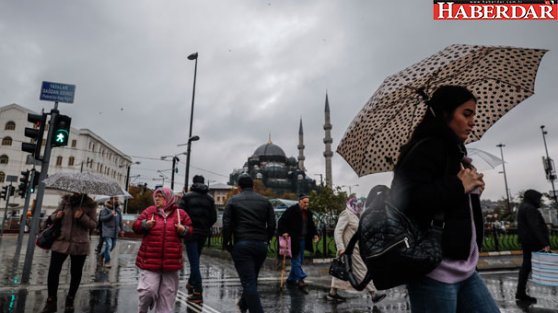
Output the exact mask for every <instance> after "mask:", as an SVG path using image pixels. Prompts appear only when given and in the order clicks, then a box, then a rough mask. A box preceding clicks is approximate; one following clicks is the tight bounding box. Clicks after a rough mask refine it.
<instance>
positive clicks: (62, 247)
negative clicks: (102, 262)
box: [51, 197, 97, 255]
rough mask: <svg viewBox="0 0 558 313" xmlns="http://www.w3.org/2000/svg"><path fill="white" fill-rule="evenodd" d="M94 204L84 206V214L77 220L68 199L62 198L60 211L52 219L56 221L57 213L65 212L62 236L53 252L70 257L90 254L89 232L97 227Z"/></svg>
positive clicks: (54, 245) (55, 243)
mask: <svg viewBox="0 0 558 313" xmlns="http://www.w3.org/2000/svg"><path fill="white" fill-rule="evenodd" d="M93 204H94V203H93ZM93 204H91V203H90V202H89V203H87V204H86V205H84V207H82V209H83V214H82V215H81V217H80V218H78V219H76V218H74V216H73V213H74V209H73V208H72V207H71V205H70V202H69V200H68V198H67V197H64V198H62V202H60V205H59V207H58V210H56V211H55V213H53V215H51V218H52V219H54V215H55V214H56V212H58V211H59V210H63V211H64V217H63V218H62V227H61V229H60V236H59V237H58V238H57V239H56V240H55V241H54V243H53V244H52V248H51V250H52V251H56V252H59V253H63V254H69V255H88V254H89V232H90V230H92V229H95V227H97V221H96V216H95V215H96V212H95V211H96V210H95V205H93ZM85 206H87V207H85Z"/></svg>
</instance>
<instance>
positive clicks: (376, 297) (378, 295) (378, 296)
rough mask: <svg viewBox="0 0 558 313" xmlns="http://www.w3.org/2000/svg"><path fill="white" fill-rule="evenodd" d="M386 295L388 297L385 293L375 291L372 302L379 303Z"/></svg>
mask: <svg viewBox="0 0 558 313" xmlns="http://www.w3.org/2000/svg"><path fill="white" fill-rule="evenodd" d="M385 297H386V294H385V293H374V295H373V296H372V303H378V302H380V301H382V300H384V299H385Z"/></svg>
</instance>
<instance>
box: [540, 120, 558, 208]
mask: <svg viewBox="0 0 558 313" xmlns="http://www.w3.org/2000/svg"><path fill="white" fill-rule="evenodd" d="M541 132H542V137H543V142H544V151H545V152H546V160H545V159H544V157H543V163H544V170H545V173H546V179H548V180H549V181H550V184H551V185H552V199H554V202H555V203H556V205H558V197H557V195H556V189H555V188H554V180H555V179H556V172H555V170H554V161H553V160H552V159H551V158H550V156H549V155H548V147H547V146H546V135H547V134H548V132H547V131H546V130H544V125H541Z"/></svg>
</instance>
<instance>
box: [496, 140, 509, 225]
mask: <svg viewBox="0 0 558 313" xmlns="http://www.w3.org/2000/svg"><path fill="white" fill-rule="evenodd" d="M505 146H506V145H505V144H503V143H500V144H497V145H496V147H498V148H500V156H501V157H502V173H503V174H504V186H505V187H506V207H507V209H508V214H510V213H511V207H510V192H509V190H508V177H507V176H506V162H505V161H504V149H503V148H504V147H505Z"/></svg>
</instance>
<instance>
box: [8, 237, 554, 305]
mask: <svg viewBox="0 0 558 313" xmlns="http://www.w3.org/2000/svg"><path fill="white" fill-rule="evenodd" d="M16 240H17V235H4V237H3V238H1V239H0V313H4V312H6V313H8V312H9V313H14V312H39V311H40V310H41V309H42V307H43V305H44V302H45V300H46V297H47V290H46V289H47V288H46V277H47V272H48V263H49V257H50V254H49V253H48V252H46V251H44V250H41V249H39V248H37V249H35V256H34V261H33V269H32V273H31V276H30V277H31V279H30V283H29V284H28V285H22V284H21V283H20V276H21V269H22V268H23V260H24V259H25V255H24V253H25V251H26V249H25V246H24V247H23V248H22V250H21V251H22V253H23V254H22V255H21V256H20V258H19V260H16V261H17V266H16V264H14V257H15V256H14V252H15V250H16V249H15V246H16ZM97 240H98V238H97V237H93V243H96V242H97ZM23 242H24V245H25V244H26V243H27V238H24V240H23ZM139 244H140V242H139V241H136V240H125V239H121V240H119V241H118V242H117V245H116V248H115V250H114V251H113V267H112V268H111V269H110V270H108V269H104V268H101V267H98V266H97V264H96V260H95V258H94V257H92V256H91V255H90V256H89V257H88V258H87V261H86V264H85V267H84V275H83V279H82V284H81V286H80V289H79V291H78V293H77V295H76V309H75V311H74V312H76V313H77V312H95V313H96V312H99V313H112V312H124V313H133V312H136V307H137V293H136V286H137V278H138V270H137V268H136V266H135V257H136V253H137V249H138V248H139ZM210 255H211V256H210ZM116 256H117V257H116ZM116 261H117V262H116ZM304 268H305V270H306V271H307V272H308V274H309V277H308V278H307V283H308V284H309V285H310V288H309V294H303V293H302V292H301V291H300V290H298V289H297V288H292V287H285V288H284V289H283V290H280V288H279V276H280V272H279V270H278V269H277V267H276V262H275V261H274V260H268V262H266V265H265V266H264V268H263V269H262V272H261V274H260V280H259V290H260V294H261V298H262V304H263V306H264V311H265V312H331V313H337V312H338V313H348V312H354V313H356V312H409V311H410V310H409V303H408V297H407V292H406V290H405V288H402V287H399V288H393V289H390V290H388V291H387V297H386V299H385V300H383V301H382V302H380V303H379V304H378V305H376V307H374V308H372V307H371V302H370V299H369V297H368V296H367V295H364V294H361V293H356V292H343V295H345V296H347V298H348V301H347V302H346V303H341V304H332V303H330V302H327V301H326V300H325V295H326V293H327V290H328V288H329V284H330V277H329V276H328V274H327V264H322V265H310V264H309V265H305V266H304ZM187 273H188V272H187V264H186V265H185V269H184V271H182V272H181V274H180V286H181V288H180V290H179V294H178V298H177V303H176V309H175V312H210V313H218V312H239V310H238V309H237V307H236V304H235V303H236V300H237V299H238V297H239V292H240V282H239V280H238V277H237V275H236V271H235V269H234V267H233V265H232V262H231V261H230V259H229V258H228V256H227V254H225V253H222V252H221V251H215V250H212V251H210V250H207V253H206V254H205V255H204V256H203V257H202V276H203V277H204V304H203V306H197V305H194V304H189V303H187V302H186V301H185V298H186V294H185V292H186V290H185V287H184V286H185V284H186V280H187ZM482 277H483V279H484V280H485V282H486V283H487V285H488V287H489V289H490V291H491V292H492V294H493V296H494V298H495V299H496V301H497V302H498V305H499V306H500V308H501V311H502V312H509V313H512V312H558V288H557V287H545V286H538V285H534V284H531V283H529V285H528V286H529V293H530V294H531V295H533V296H535V297H537V298H538V300H539V301H538V303H537V304H535V305H532V306H531V307H526V308H522V307H519V306H518V305H517V304H516V303H515V300H514V295H515V288H516V279H517V271H516V270H514V271H497V272H496V271H495V272H482ZM69 279H70V277H69V262H68V261H67V262H66V263H65V264H64V268H63V270H62V274H61V277H60V288H59V292H58V298H59V299H61V300H59V302H60V303H59V312H63V311H64V310H63V299H64V298H65V296H66V293H67V290H68V287H69Z"/></svg>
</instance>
